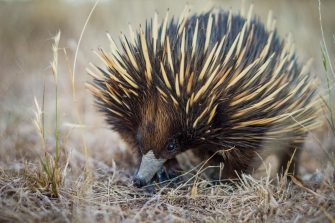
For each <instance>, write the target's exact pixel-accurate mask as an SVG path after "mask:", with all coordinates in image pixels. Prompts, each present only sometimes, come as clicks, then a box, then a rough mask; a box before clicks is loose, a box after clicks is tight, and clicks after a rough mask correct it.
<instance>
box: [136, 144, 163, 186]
mask: <svg viewBox="0 0 335 223" xmlns="http://www.w3.org/2000/svg"><path fill="white" fill-rule="evenodd" d="M165 161H166V159H157V158H156V157H155V155H154V153H153V152H152V150H150V151H149V152H147V153H146V154H145V155H143V156H142V160H141V165H140V168H139V169H138V171H137V173H136V174H135V176H134V179H133V184H134V186H136V187H143V186H145V185H147V184H148V183H149V182H150V180H151V179H152V178H153V176H154V175H155V174H156V173H157V171H158V170H159V169H160V168H161V167H162V166H163V164H164V162H165Z"/></svg>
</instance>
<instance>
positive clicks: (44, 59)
mask: <svg viewBox="0 0 335 223" xmlns="http://www.w3.org/2000/svg"><path fill="white" fill-rule="evenodd" d="M94 3H95V1H84V0H77V1H75V0H63V1H56V0H53V1H51V0H49V1H47V0H43V1H42V0H41V1H29V0H26V1H23V0H22V1H14V0H12V1H10V0H8V1H0V67H1V71H0V164H3V165H14V164H13V163H14V162H13V160H21V159H27V158H28V159H29V157H32V158H33V157H34V156H35V154H36V153H38V151H39V149H38V148H39V147H40V145H39V136H38V133H37V131H36V128H35V127H34V125H33V121H32V120H33V119H34V110H35V105H34V97H36V99H37V101H38V102H39V103H40V104H42V101H43V100H42V99H43V95H44V98H45V102H44V109H45V127H46V135H47V142H48V144H50V145H52V144H53V141H54V137H53V136H54V135H53V134H54V129H55V127H54V125H55V83H54V77H53V76H52V72H51V68H50V62H51V61H52V60H53V53H52V48H51V47H52V44H53V37H54V36H55V35H56V34H57V32H58V31H60V32H61V38H60V44H59V48H60V49H59V51H58V60H59V65H58V87H59V114H60V122H59V123H60V133H61V135H62V136H63V137H61V138H62V145H64V149H65V150H66V149H70V150H71V151H73V154H74V156H76V154H77V155H78V154H82V152H83V151H86V152H87V153H88V154H89V155H90V156H91V157H92V158H94V159H96V160H101V161H103V162H104V163H106V164H107V165H110V164H111V163H112V159H111V157H112V153H114V151H115V150H113V149H114V148H115V149H116V150H117V151H124V150H125V148H126V145H124V144H123V143H122V141H120V140H119V138H118V136H117V135H116V134H114V133H112V132H111V131H110V130H108V126H106V124H105V123H104V122H103V117H102V115H101V114H100V113H98V112H97V111H96V109H95V107H94V106H93V98H92V97H91V95H90V93H89V92H88V90H87V89H85V87H84V84H85V82H86V81H89V80H90V77H89V76H88V75H87V72H86V71H85V68H86V67H87V65H88V63H89V62H94V63H97V62H98V59H97V58H96V57H95V55H94V53H93V50H95V49H97V48H98V47H103V48H105V49H107V48H108V46H109V43H108V39H107V37H106V32H109V33H110V34H111V35H112V37H113V38H114V39H115V40H116V39H117V37H118V36H119V34H120V32H123V33H128V24H129V23H131V24H132V26H133V28H138V27H139V24H144V22H145V19H146V18H151V17H152V16H153V14H154V12H155V11H157V12H158V13H159V15H160V19H162V18H163V17H164V15H165V12H166V10H167V9H169V10H170V12H171V14H173V15H175V16H178V15H179V14H180V13H181V12H182V10H183V9H184V7H185V5H186V4H188V5H189V7H190V8H191V10H192V11H193V12H202V11H205V10H208V9H211V8H213V7H219V8H222V9H232V10H233V11H234V12H236V11H237V10H239V9H240V8H241V7H242V5H243V7H244V8H246V10H247V9H248V8H249V5H250V4H251V3H253V4H254V12H255V14H257V15H258V16H260V18H261V20H262V21H266V18H267V14H268V12H269V10H272V12H273V15H274V17H275V18H276V20H277V28H278V31H279V33H280V35H281V36H282V37H285V36H286V35H287V34H288V33H291V34H292V37H293V39H294V41H295V43H296V51H297V54H298V57H299V60H300V61H301V62H303V61H307V60H308V59H309V58H314V63H313V67H312V72H313V73H315V74H316V75H317V76H318V77H320V79H321V80H324V76H325V75H324V68H323V63H322V54H321V47H320V42H321V31H320V18H319V9H318V1H316V0H281V1H278V0H254V1H247V0H246V1H236V0H211V1H204V0H203V1H200V0H195V1H193V0H187V1H185V0H169V1H167V0H143V1H139V0H110V1H108V0H101V1H100V2H99V4H98V5H97V7H96V9H95V10H94V12H93V14H92V16H91V18H90V20H89V22H88V24H87V26H86V29H85V32H84V34H83V37H82V41H81V45H80V47H79V51H78V57H77V61H76V73H75V87H76V88H75V90H76V98H75V99H74V98H73V97H72V90H73V88H72V83H71V79H72V76H71V75H72V74H71V72H72V69H73V63H74V55H75V51H76V48H77V45H78V39H79V36H80V33H81V31H82V29H83V27H84V24H85V21H86V19H87V17H88V15H89V13H90V11H91V9H92V7H93V5H94ZM321 11H322V23H323V29H324V34H325V38H326V42H327V44H328V47H329V53H330V55H331V56H334V52H335V42H334V41H335V38H334V32H335V13H334V12H335V1H334V0H323V1H321ZM332 58H334V57H332ZM332 62H334V61H332ZM322 83H324V82H323V81H321V84H322ZM321 89H322V87H321ZM43 92H45V93H43ZM315 137H316V138H317V140H316V139H315ZM309 138H310V140H309V141H308V143H307V145H306V147H307V149H308V150H307V151H308V152H307V153H309V156H305V157H304V158H303V159H305V160H306V161H308V163H309V165H308V166H309V167H308V168H311V169H315V168H319V167H320V164H322V160H323V159H324V156H323V155H320V154H322V153H321V152H320V151H321V149H320V142H321V144H322V145H323V147H324V148H326V149H328V148H331V147H333V146H334V145H333V143H332V137H331V134H330V132H329V131H328V128H327V126H326V125H324V126H323V128H322V129H321V130H319V131H317V132H316V133H313V137H309ZM50 149H52V147H50ZM311 154H317V155H316V156H312V159H311V158H309V157H311V156H310V155H311ZM78 156H79V155H78Z"/></svg>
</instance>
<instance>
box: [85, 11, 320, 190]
mask: <svg viewBox="0 0 335 223" xmlns="http://www.w3.org/2000/svg"><path fill="white" fill-rule="evenodd" d="M274 23H275V22H274V21H273V20H272V19H271V18H270V19H269V20H268V22H267V25H266V26H265V25H263V23H262V22H260V20H259V19H258V18H257V17H256V16H252V13H250V12H249V14H248V16H246V17H244V16H242V15H240V14H233V13H231V12H226V11H223V10H211V11H209V12H207V13H202V14H194V15H189V14H188V13H183V14H182V16H181V17H180V18H179V20H178V21H177V20H175V19H174V18H172V19H169V18H168V13H167V15H166V17H165V19H164V20H163V21H162V22H161V23H159V22H158V19H157V14H155V16H154V18H153V19H151V20H150V21H149V22H146V24H145V27H142V28H140V29H139V30H138V31H136V32H134V31H133V29H132V28H131V27H129V28H130V36H129V37H125V36H122V37H121V49H118V48H117V46H116V44H115V43H114V41H113V40H112V39H111V38H110V36H109V35H108V37H109V38H110V42H111V53H107V52H105V51H103V50H101V49H100V50H99V52H98V53H97V55H98V56H99V57H100V58H101V60H102V61H103V62H104V63H105V65H106V67H107V68H106V69H104V68H100V67H97V66H95V65H91V68H89V69H88V72H89V73H90V74H91V75H92V76H93V77H94V83H93V84H90V85H89V88H90V90H91V91H92V92H93V94H94V96H95V98H96V102H97V104H98V106H99V108H100V110H101V111H103V112H104V113H105V115H106V117H107V122H108V123H109V124H110V125H111V126H112V129H114V130H115V131H117V132H118V133H120V135H121V136H122V138H123V139H124V140H125V141H127V142H128V143H129V144H130V145H132V146H133V147H135V148H137V149H138V151H139V153H140V154H141V157H142V158H141V163H140V166H139V169H138V171H137V173H136V174H135V177H134V184H135V185H136V186H143V185H146V184H148V183H149V182H150V181H151V179H152V178H153V176H154V175H155V174H156V173H157V171H158V170H160V169H161V168H162V167H163V165H164V163H166V161H167V160H173V159H175V157H176V155H178V154H179V153H181V152H184V151H186V150H190V149H192V151H193V150H194V151H197V152H196V154H198V156H199V157H200V158H201V159H205V158H206V159H207V158H208V154H209V155H213V156H215V160H218V162H223V163H224V169H223V171H222V172H223V175H224V176H223V177H232V176H234V175H235V173H240V172H247V173H248V172H250V171H251V170H252V169H253V168H254V167H255V166H257V164H255V163H259V162H255V160H260V159H257V157H258V153H261V152H262V151H270V152H276V151H277V149H276V148H277V147H278V145H280V147H282V148H283V150H281V153H280V156H281V162H280V165H281V167H283V168H285V169H286V165H287V163H288V161H289V160H290V158H291V156H292V154H293V153H294V151H295V150H297V152H298V151H299V149H300V148H301V146H302V143H303V140H304V137H305V136H306V134H307V132H308V131H309V130H311V129H313V128H315V127H316V126H317V124H318V123H317V122H316V120H317V115H318V113H317V111H318V110H319V109H318V101H319V100H318V99H317V95H316V87H315V86H314V84H313V82H314V80H313V77H312V75H311V74H310V73H309V72H308V69H307V66H304V67H302V66H300V65H299V64H298V63H297V59H296V56H295V53H294V51H293V49H292V48H293V47H292V45H291V44H290V42H289V41H287V40H285V41H283V40H281V39H280V38H279V37H278V34H277V32H276V30H275V27H274ZM218 151H221V152H218ZM297 157H298V156H297V154H296V155H295V159H296V158H297ZM255 158H256V159H255ZM290 166H291V167H293V166H294V165H293V164H291V165H290ZM290 171H293V169H292V168H290Z"/></svg>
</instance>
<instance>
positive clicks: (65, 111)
mask: <svg viewBox="0 0 335 223" xmlns="http://www.w3.org/2000/svg"><path fill="white" fill-rule="evenodd" d="M262 3H264V4H262ZM274 3H275V2H274V1H273V2H272V3H268V1H266V2H260V3H257V1H256V11H259V13H260V14H261V15H264V14H266V13H267V11H268V8H267V6H268V5H269V4H270V5H271V4H274ZM288 3H291V2H286V4H288ZM0 4H2V6H3V7H0V21H4V18H12V19H11V20H10V21H11V22H8V23H4V24H2V25H3V28H2V30H3V33H5V34H6V35H3V36H0V38H1V44H0V50H1V52H4V55H6V56H4V55H2V58H1V59H2V60H0V65H1V67H2V70H3V71H4V73H2V74H0V76H1V83H0V90H1V92H0V93H1V94H0V101H1V107H0V121H1V122H0V134H1V135H0V222H81V223H83V222H119V221H126V222H139V221H141V222H142V221H143V222H152V221H159V222H165V221H172V222H185V221H186V222H203V221H206V222H217V221H223V222H236V221H244V222H306V221H310V222H335V191H334V190H335V187H334V178H335V176H334V175H335V170H334V168H335V167H334V165H335V164H334V163H333V161H334V158H333V157H334V132H332V131H331V130H332V128H333V127H332V126H331V125H330V127H329V126H328V125H327V124H325V125H324V126H323V128H322V129H320V130H318V131H317V132H314V133H311V137H309V139H308V140H307V142H306V151H307V152H305V153H304V156H303V159H302V166H303V168H302V172H301V179H302V180H300V179H297V178H291V181H287V180H286V179H287V178H286V176H284V177H277V178H270V177H269V175H270V172H271V168H270V167H271V166H268V165H265V166H266V168H265V170H264V171H265V174H263V175H262V176H261V177H257V178H256V177H255V176H249V175H243V176H241V177H240V179H238V180H237V181H227V182H222V183H218V182H211V181H208V180H206V178H205V176H204V174H202V172H203V168H202V167H203V165H202V163H200V164H197V165H192V164H189V163H184V164H185V165H184V166H185V177H184V179H190V180H184V181H183V182H182V183H181V184H179V185H178V186H174V187H168V186H166V187H160V186H159V185H153V187H155V190H156V191H155V193H148V192H147V190H146V189H137V188H134V187H133V186H132V184H131V176H132V173H133V171H134V168H135V166H136V162H137V160H136V158H135V157H133V156H132V152H131V151H130V150H129V149H128V148H127V146H126V145H125V144H124V143H123V142H122V141H121V140H120V139H119V138H118V136H117V135H116V134H115V133H113V132H111V131H109V130H108V127H107V126H106V125H105V124H104V122H103V119H102V117H101V115H100V114H98V113H97V112H96V110H95V109H94V107H93V99H92V97H91V95H90V94H89V92H88V91H86V90H85V89H84V87H83V86H84V82H85V81H87V80H88V75H84V74H85V73H86V72H85V67H86V65H87V64H88V62H89V61H91V60H94V59H93V57H92V55H93V53H92V52H91V49H92V48H93V49H96V48H97V47H98V46H99V44H100V43H106V42H107V38H106V37H105V33H104V31H105V30H109V31H113V32H112V35H114V36H116V35H117V32H118V31H119V30H126V28H127V22H132V23H133V24H138V23H139V21H140V22H143V21H144V18H146V17H147V13H149V12H150V13H151V12H153V11H154V10H155V9H158V10H161V12H164V10H165V9H166V8H168V7H170V8H171V9H172V10H171V11H172V12H174V11H175V12H180V11H181V9H182V8H183V6H184V2H183V3H180V2H179V1H177V0H176V1H174V2H173V3H170V4H168V3H165V2H164V1H163V2H156V1H146V2H145V4H144V2H140V3H139V2H135V1H120V2H116V3H110V4H107V3H100V5H98V6H97V7H96V9H95V11H94V12H93V13H92V15H91V16H92V17H91V19H90V20H89V21H88V23H87V24H85V21H86V18H87V16H88V15H89V13H90V11H91V9H92V7H93V4H91V5H89V4H80V5H79V6H77V7H76V8H75V9H76V10H74V7H73V5H71V4H60V3H50V4H51V5H50V4H43V3H39V4H37V3H25V4H26V5H22V3H21V4H18V3H17V4H5V3H0ZM193 4H194V8H195V11H199V10H201V9H203V7H204V6H203V2H201V1H195V2H194V3H193ZM276 4H277V5H276V6H277V7H274V6H271V7H272V9H275V8H277V9H278V10H279V11H280V10H284V9H287V11H289V10H290V8H291V7H296V9H298V8H300V9H301V8H302V7H306V8H305V9H306V10H310V12H311V13H310V14H311V15H314V17H316V18H315V21H314V20H313V22H315V24H314V27H315V29H314V31H313V32H308V33H309V37H310V39H316V40H317V42H316V44H314V45H312V46H311V44H309V46H310V47H311V49H310V48H308V49H304V50H305V51H303V50H301V48H303V47H300V52H299V47H298V52H299V54H301V55H304V54H305V53H306V52H318V51H320V53H316V54H314V57H315V58H316V62H315V63H316V66H315V67H314V70H315V72H316V73H320V74H323V73H324V72H325V70H323V66H322V59H323V64H326V65H325V67H326V68H328V67H330V66H329V65H330V64H331V63H332V61H334V60H333V59H331V58H333V52H334V50H332V49H334V46H335V44H333V41H332V42H331V44H329V45H328V48H327V50H325V49H326V48H325V47H326V45H325V43H326V42H328V41H329V40H328V39H324V38H325V37H324V36H326V37H327V35H329V33H328V32H329V31H327V30H326V29H327V27H328V26H329V27H330V26H331V24H334V21H335V20H334V21H333V20H332V19H330V20H329V19H328V20H327V18H328V17H330V16H331V15H329V14H333V12H332V11H331V13H329V12H328V13H329V14H327V13H325V16H324V17H323V18H324V21H323V24H325V23H326V26H324V27H323V29H325V31H324V30H323V31H324V32H325V33H324V32H323V31H322V35H323V37H322V36H321V37H320V35H319V34H320V25H319V17H318V8H317V4H315V5H312V4H311V1H310V2H306V4H305V5H304V6H303V5H301V4H299V3H298V2H294V3H292V4H289V5H284V3H276ZM214 5H221V6H223V7H229V6H231V5H232V6H233V7H234V8H239V4H238V5H236V3H233V2H232V1H225V2H220V1H214ZM310 5H312V6H310ZM325 5H326V7H324V8H332V7H335V4H331V3H329V2H326V3H325ZM107 6H109V7H110V10H109V9H108V7H107ZM258 6H259V7H258ZM288 6H289V7H288ZM210 7H211V5H209V6H206V8H210ZM314 7H315V8H314ZM51 9H54V10H51ZM325 11H326V12H327V10H325ZM315 12H316V14H315ZM313 13H314V14H313ZM151 14H152V13H151ZM176 14H178V13H176ZM274 14H275V15H276V11H274ZM127 15H129V17H128V16H127ZM130 15H132V16H130ZM303 15H304V14H302V15H301V17H303ZM292 16H293V15H291V14H289V13H288V14H287V16H283V17H280V16H278V17H279V18H278V23H279V24H278V26H279V29H280V31H282V32H283V31H285V32H286V31H287V30H286V28H287V29H288V30H292V31H294V30H293V29H292V28H290V27H287V26H289V25H287V24H286V23H290V22H292ZM125 17H126V18H125ZM70 18H71V19H70ZM331 18H334V17H331ZM118 19H120V20H121V21H119V20H118ZM285 19H287V20H285ZM307 24H310V25H311V26H313V23H310V21H308V22H307ZM27 25H28V27H27ZM293 26H295V27H301V26H302V27H304V26H303V24H295V25H293ZM29 27H30V28H29ZM307 27H308V26H307ZM59 29H60V30H61V31H62V35H60V36H56V38H53V35H52V34H55V33H57V32H58V30H59ZM309 29H310V28H306V30H307V31H308V30H309ZM18 30H20V31H18ZM82 30H85V32H83V33H82V35H80V33H81V31H82ZM306 30H303V29H302V28H299V29H298V31H297V32H296V33H293V36H295V38H297V37H298V38H300V37H302V36H304V35H303V34H301V33H304V32H307V31H306ZM309 31H310V30H309ZM330 31H334V30H330ZM300 35H301V36H300ZM23 37H25V38H23ZM58 37H60V39H58ZM78 38H79V39H80V40H81V42H80V43H81V44H79V43H78V42H77V40H78ZM306 39H307V38H306V36H305V39H302V40H301V42H300V41H299V43H298V44H297V45H298V46H299V44H303V43H305V42H306V41H307V42H308V40H306ZM320 39H322V40H323V45H322V49H323V50H322V52H323V55H324V56H322V53H321V50H319V49H320V47H319V40H320ZM58 41H59V42H58ZM52 44H53V46H54V47H53V50H51V45H52ZM78 45H80V48H77V46H78ZM307 54H308V53H307ZM308 57H309V56H308ZM308 57H307V56H303V57H302V58H304V59H306V58H308ZM50 61H51V65H50V67H48V66H47V64H50ZM95 61H96V60H95ZM73 64H75V65H73ZM333 65H334V64H333ZM74 72H75V73H74ZM326 73H327V76H326V77H325V78H324V79H326V80H328V81H330V82H328V83H330V84H329V85H328V86H330V87H328V88H327V90H328V91H327V92H330V93H331V94H329V96H330V97H329V98H327V102H328V105H332V103H330V102H333V100H334V97H333V96H332V94H333V92H334V91H333V83H334V82H333V77H334V76H335V74H334V72H332V70H330V69H326ZM329 77H332V78H329ZM320 78H322V75H321V76H320ZM330 108H332V106H330ZM330 111H331V112H330V113H329V111H328V110H326V112H327V114H329V116H328V118H329V120H330V121H329V123H331V121H334V120H332V119H333V115H332V111H333V110H332V109H330ZM180 159H181V160H185V159H184V157H181V158H180ZM168 185H169V184H168Z"/></svg>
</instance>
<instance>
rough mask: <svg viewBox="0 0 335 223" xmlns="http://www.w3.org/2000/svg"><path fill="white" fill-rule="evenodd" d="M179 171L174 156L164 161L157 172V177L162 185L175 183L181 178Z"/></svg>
mask: <svg viewBox="0 0 335 223" xmlns="http://www.w3.org/2000/svg"><path fill="white" fill-rule="evenodd" d="M180 172H181V168H180V165H179V163H178V161H177V159H176V158H174V159H170V160H168V161H166V163H165V164H164V166H163V167H162V169H161V170H160V171H159V172H158V173H157V178H158V181H159V183H160V184H161V185H162V186H165V185H171V184H172V185H175V184H177V183H178V182H179V181H180V180H181V178H180V177H179V173H180Z"/></svg>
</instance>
